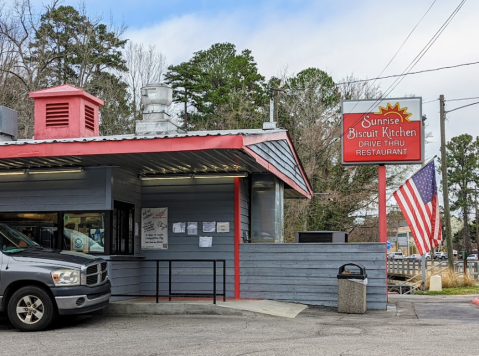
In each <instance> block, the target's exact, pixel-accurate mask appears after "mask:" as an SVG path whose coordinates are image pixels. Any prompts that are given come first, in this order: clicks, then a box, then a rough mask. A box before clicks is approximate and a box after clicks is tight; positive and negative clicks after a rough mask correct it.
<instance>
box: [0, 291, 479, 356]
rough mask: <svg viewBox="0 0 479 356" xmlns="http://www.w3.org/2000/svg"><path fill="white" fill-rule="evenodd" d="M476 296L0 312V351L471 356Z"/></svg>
mask: <svg viewBox="0 0 479 356" xmlns="http://www.w3.org/2000/svg"><path fill="white" fill-rule="evenodd" d="M475 297H477V296H459V297H449V296H448V297H443V296H438V297H429V296H401V295H392V296H390V298H389V304H388V310H381V311H367V312H366V314H339V313H337V311H336V308H328V307H309V308H306V309H304V310H303V311H301V312H300V313H299V314H297V315H296V317H294V318H292V317H279V316H272V315H268V314H260V313H254V314H251V315H208V314H201V315H187V314H181V315H177V314H176V315H147V314H145V315H141V314H134V315H126V314H124V315H111V314H106V313H103V314H99V315H93V316H85V317H79V318H76V319H74V320H70V319H63V320H60V321H58V322H57V323H56V325H54V327H53V328H51V329H50V330H47V331H44V332H39V333H28V334H25V333H20V332H18V331H17V330H15V329H13V328H12V327H11V326H10V325H9V323H8V320H7V319H6V318H5V317H0V355H1V356H4V355H5V356H7V355H8V356H9V355H19V356H21V355H40V356H59V355H62V356H63V355H65V354H68V355H69V356H75V355H89V356H94V355H106V356H109V355H112V356H113V355H115V356H123V355H132V356H159V355H179V356H182V355H191V356H196V355H201V356H205V355H208V356H209V355H212V356H216V355H222V356H223V355H234V356H245V355H251V356H271V355H278V356H281V355H288V356H292V355H294V356H296V355H298V356H302V355H341V356H353V355H381V356H383V355H418V354H421V355H456V354H460V355H465V356H469V355H471V356H472V355H477V354H479V352H478V351H477V347H476V344H477V342H476V340H477V331H478V330H479V325H476V324H479V307H478V306H476V305H474V304H472V299H474V298H475Z"/></svg>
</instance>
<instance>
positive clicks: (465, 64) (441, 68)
mask: <svg viewBox="0 0 479 356" xmlns="http://www.w3.org/2000/svg"><path fill="white" fill-rule="evenodd" d="M474 64H479V62H470V63H462V64H456V65H453V66H446V67H439V68H433V69H425V70H420V71H417V72H409V73H406V74H393V75H388V76H385V77H377V78H371V79H358V80H353V81H351V82H341V83H337V85H344V84H351V83H363V82H370V81H372V80H380V79H389V78H397V77H405V76H407V75H414V74H421V73H427V72H436V71H438V70H444V69H451V68H458V67H464V66H470V65H474ZM448 101H451V100H448Z"/></svg>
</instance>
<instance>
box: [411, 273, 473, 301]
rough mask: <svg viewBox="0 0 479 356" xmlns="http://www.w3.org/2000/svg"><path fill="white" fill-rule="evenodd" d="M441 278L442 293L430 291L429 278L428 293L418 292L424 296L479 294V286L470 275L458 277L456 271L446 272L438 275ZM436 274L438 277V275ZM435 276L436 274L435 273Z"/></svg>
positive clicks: (427, 280) (427, 281)
mask: <svg viewBox="0 0 479 356" xmlns="http://www.w3.org/2000/svg"><path fill="white" fill-rule="evenodd" d="M437 274H439V275H440V276H441V282H442V291H440V292H438V291H429V282H430V280H429V277H428V278H427V279H426V291H425V292H416V294H424V295H468V294H479V285H477V283H476V281H475V280H474V279H473V278H471V277H469V275H461V276H458V275H457V274H456V273H455V272H454V271H451V270H449V269H448V270H445V271H442V272H440V273H437ZM437 274H436V275H437ZM433 275H434V273H433Z"/></svg>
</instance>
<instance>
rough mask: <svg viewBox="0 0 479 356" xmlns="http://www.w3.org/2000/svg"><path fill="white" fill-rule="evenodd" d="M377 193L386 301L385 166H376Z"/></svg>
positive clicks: (386, 222) (387, 298)
mask: <svg viewBox="0 0 479 356" xmlns="http://www.w3.org/2000/svg"><path fill="white" fill-rule="evenodd" d="M378 193H379V202H378V203H379V242H384V243H385V247H384V249H385V254H384V262H385V263H386V300H389V297H388V284H387V276H388V261H387V255H388V254H387V252H388V250H387V249H388V247H387V241H388V219H387V212H386V166H385V165H383V164H381V165H379V166H378Z"/></svg>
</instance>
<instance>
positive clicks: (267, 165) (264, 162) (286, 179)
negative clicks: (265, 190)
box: [245, 147, 312, 199]
mask: <svg viewBox="0 0 479 356" xmlns="http://www.w3.org/2000/svg"><path fill="white" fill-rule="evenodd" d="M245 150H246V152H247V153H248V154H249V155H250V156H252V157H253V158H254V159H255V160H256V162H258V163H259V164H260V165H262V166H263V167H264V168H266V169H267V170H268V171H270V172H271V173H273V174H274V175H275V176H276V177H278V178H279V179H281V180H282V181H283V182H285V183H287V184H288V185H289V186H290V187H292V188H293V189H294V190H296V191H298V192H299V193H301V194H303V195H304V196H305V197H307V198H308V199H311V197H312V193H311V191H305V190H304V189H303V188H301V187H300V186H299V185H298V184H296V182H295V181H294V180H292V179H291V178H289V177H288V176H286V175H285V174H284V173H283V172H281V171H280V170H279V169H277V168H276V167H275V166H273V165H272V164H270V163H269V162H268V161H267V160H265V159H264V158H263V157H261V156H260V155H258V154H257V153H256V152H254V151H253V150H251V148H248V147H246V148H245ZM305 177H306V176H305V175H303V178H305ZM305 182H306V184H307V185H308V186H309V184H308V182H307V180H306V179H305Z"/></svg>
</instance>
